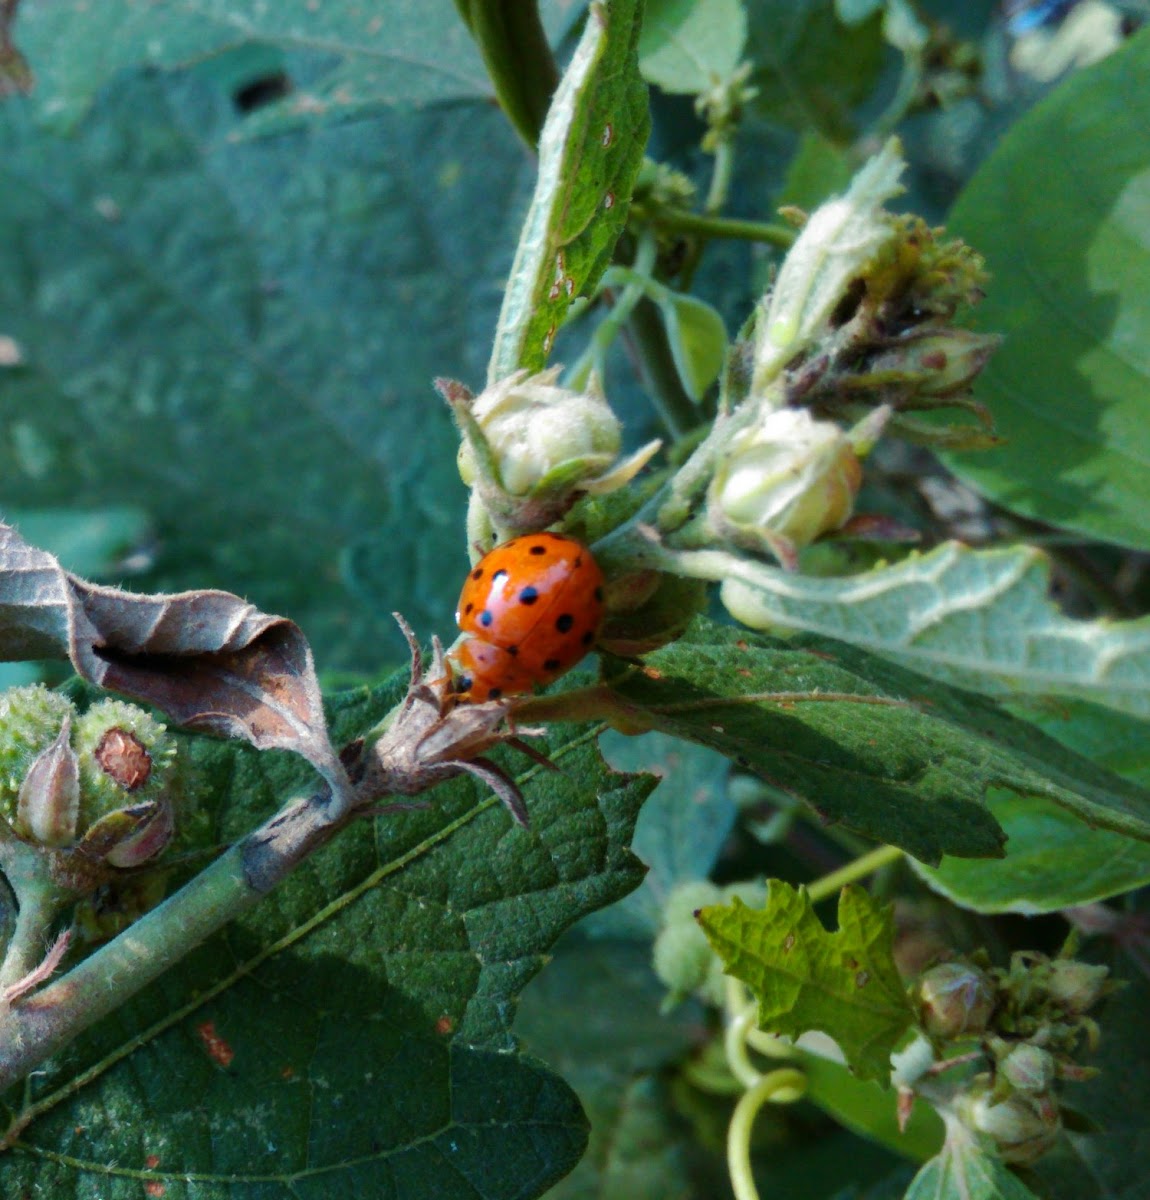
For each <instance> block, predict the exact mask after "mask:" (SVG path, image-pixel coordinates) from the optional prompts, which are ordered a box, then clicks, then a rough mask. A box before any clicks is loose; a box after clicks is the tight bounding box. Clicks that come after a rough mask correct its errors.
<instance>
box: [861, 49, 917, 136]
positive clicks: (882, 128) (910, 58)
mask: <svg viewBox="0 0 1150 1200" xmlns="http://www.w3.org/2000/svg"><path fill="white" fill-rule="evenodd" d="M921 79H922V56H921V55H920V54H913V53H907V54H904V55H903V60H902V72H901V74H900V75H899V80H898V87H897V88H896V89H895V93H894V95H893V96H892V97H891V101H890V103H889V104H888V105H887V106H886V108H884V109H883V111H882V112H881V113H880V114H879V116H878V119H877V120H876V121H875V123H874V125H873V127H872V130H871V132H872V135H873V136H874V137H875V138H876V139H879V140H881V141H885V140H886V138H887V135H888V134H890V133H892V132H893V131H894V129H895V127H896V126H897V125H898V124H899V122H900V121H901V120H902V119H903V117H905V116H906V114H907V113H908V112H909V111H910V106H911V105H912V104H913V103H914V98H915V95H916V94H917V92H918V85H919V81H920V80H921Z"/></svg>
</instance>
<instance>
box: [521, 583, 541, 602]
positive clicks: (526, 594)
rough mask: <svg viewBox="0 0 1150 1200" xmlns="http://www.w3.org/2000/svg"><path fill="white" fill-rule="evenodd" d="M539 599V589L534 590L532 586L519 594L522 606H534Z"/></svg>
mask: <svg viewBox="0 0 1150 1200" xmlns="http://www.w3.org/2000/svg"><path fill="white" fill-rule="evenodd" d="M538 599H539V589H538V588H533V587H531V586H530V584H529V585H528V586H527V587H525V588H524V589H523V591H521V592H520V593H519V603H520V604H534V603H535V601H536V600H538Z"/></svg>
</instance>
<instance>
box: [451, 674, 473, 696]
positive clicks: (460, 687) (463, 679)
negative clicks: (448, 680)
mask: <svg viewBox="0 0 1150 1200" xmlns="http://www.w3.org/2000/svg"><path fill="white" fill-rule="evenodd" d="M473 683H474V681H473V680H472V678H471V676H470V675H460V677H459V678H458V679H457V680H456V681H455V688H456V691H459V692H469V691H471V688H472V685H473Z"/></svg>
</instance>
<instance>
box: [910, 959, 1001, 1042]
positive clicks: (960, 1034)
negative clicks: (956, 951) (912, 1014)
mask: <svg viewBox="0 0 1150 1200" xmlns="http://www.w3.org/2000/svg"><path fill="white" fill-rule="evenodd" d="M916 999H917V1004H918V1012H919V1023H920V1024H921V1025H922V1027H923V1029H924V1030H926V1032H927V1033H928V1034H929V1035H930V1036H931V1037H932V1038H936V1039H940V1040H944V1041H951V1040H955V1039H957V1038H964V1037H977V1036H978V1035H979V1034H981V1033H982V1032H983V1031H984V1030H985V1029H986V1026H987V1022H988V1021H989V1020H990V1016H991V1013H992V1012H993V1011H994V1000H995V997H994V987H993V985H992V983H991V981H990V978H989V977H988V976H987V975H986V974H984V973H983V972H982V971H980V970H979V969H978V968H977V967H974V966H971V965H969V964H968V963H959V962H951V963H939V964H938V966H936V967H931V968H930V970H929V971H926V972H925V973H924V974H923V975H922V977H921V978H920V979H919V981H918V987H917V988H916Z"/></svg>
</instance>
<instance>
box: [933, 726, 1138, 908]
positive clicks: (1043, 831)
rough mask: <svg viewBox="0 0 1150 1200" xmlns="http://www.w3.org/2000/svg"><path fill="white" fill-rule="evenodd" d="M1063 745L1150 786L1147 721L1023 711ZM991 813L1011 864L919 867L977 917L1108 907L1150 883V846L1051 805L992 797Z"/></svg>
mask: <svg viewBox="0 0 1150 1200" xmlns="http://www.w3.org/2000/svg"><path fill="white" fill-rule="evenodd" d="M1014 707H1015V710H1016V711H1020V715H1023V716H1027V717H1029V718H1030V719H1032V720H1034V721H1035V723H1036V724H1037V725H1038V726H1039V727H1040V728H1041V729H1043V730H1045V731H1046V732H1047V733H1049V734H1050V735H1051V736H1052V737H1055V738H1057V739H1058V740H1059V741H1060V742H1061V743H1062V744H1063V745H1065V746H1069V747H1070V748H1071V749H1072V750H1075V751H1077V752H1078V753H1079V754H1084V755H1086V756H1087V757H1089V758H1091V759H1093V760H1094V761H1095V762H1097V763H1100V764H1101V765H1102V766H1104V767H1107V768H1109V769H1110V770H1111V771H1114V772H1115V773H1116V774H1119V775H1123V776H1125V777H1126V778H1127V779H1132V780H1134V781H1135V782H1137V783H1140V784H1142V785H1144V786H1145V785H1147V784H1150V750H1148V746H1150V741H1148V736H1147V735H1148V733H1150V730H1148V728H1147V726H1146V725H1145V724H1144V723H1143V722H1142V721H1136V720H1134V719H1132V718H1130V717H1121V716H1118V715H1117V714H1115V713H1112V712H1106V711H1105V710H1103V709H1098V708H1093V707H1092V706H1090V705H1087V704H1070V705H1062V706H1058V707H1054V708H1052V709H1050V710H1048V711H1040V712H1032V711H1029V710H1024V709H1021V710H1020V706H1018V705H1015V706H1014ZM987 803H988V805H989V807H990V811H991V812H992V813H993V814H994V815H995V817H996V818H997V819H998V821H999V823H1000V824H1001V825H1002V828H1003V829H1004V830H1005V832H1006V837H1007V841H1006V857H1005V858H1003V859H1001V860H999V861H998V862H992V863H990V862H984V863H979V864H978V867H977V869H976V870H971V869H970V868H971V864H970V863H967V862H964V861H962V860H960V859H954V858H948V859H944V860H943V862H942V863H941V864H940V865H939V866H938V867H924V866H922V865H921V864H920V863H914V862H912V865H913V866H914V867H915V869H916V870H917V871H918V872H919V874H920V875H921V876H922V878H923V879H925V880H926V882H927V883H929V884H930V886H931V887H932V888H934V889H935V891H937V892H940V893H942V895H944V896H946V897H948V898H949V899H951V900H953V901H954V902H955V903H956V904H961V905H962V906H963V907H964V908H972V909H975V910H976V911H977V912H1019V913H1028V914H1034V913H1045V912H1057V911H1058V910H1060V909H1063V908H1070V907H1072V906H1074V905H1078V904H1090V903H1092V902H1094V901H1098V900H1105V899H1108V898H1109V897H1111V896H1118V895H1121V894H1122V893H1123V892H1129V891H1133V890H1134V889H1135V888H1139V887H1142V886H1144V885H1145V884H1148V883H1150V846H1147V845H1146V844H1145V843H1144V842H1135V841H1131V840H1130V839H1129V838H1124V837H1120V836H1119V835H1117V834H1114V833H1108V832H1107V831H1106V830H1104V829H1084V828H1083V826H1082V822H1081V821H1077V820H1075V819H1073V818H1072V817H1070V816H1069V814H1067V813H1064V812H1062V811H1061V810H1060V809H1058V808H1056V807H1055V806H1054V805H1052V804H1050V803H1049V802H1048V801H1044V800H1039V799H1036V798H1034V797H1027V796H1012V795H1010V793H1008V792H1002V791H998V790H992V791H991V792H990V794H989V796H988V797H987Z"/></svg>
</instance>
